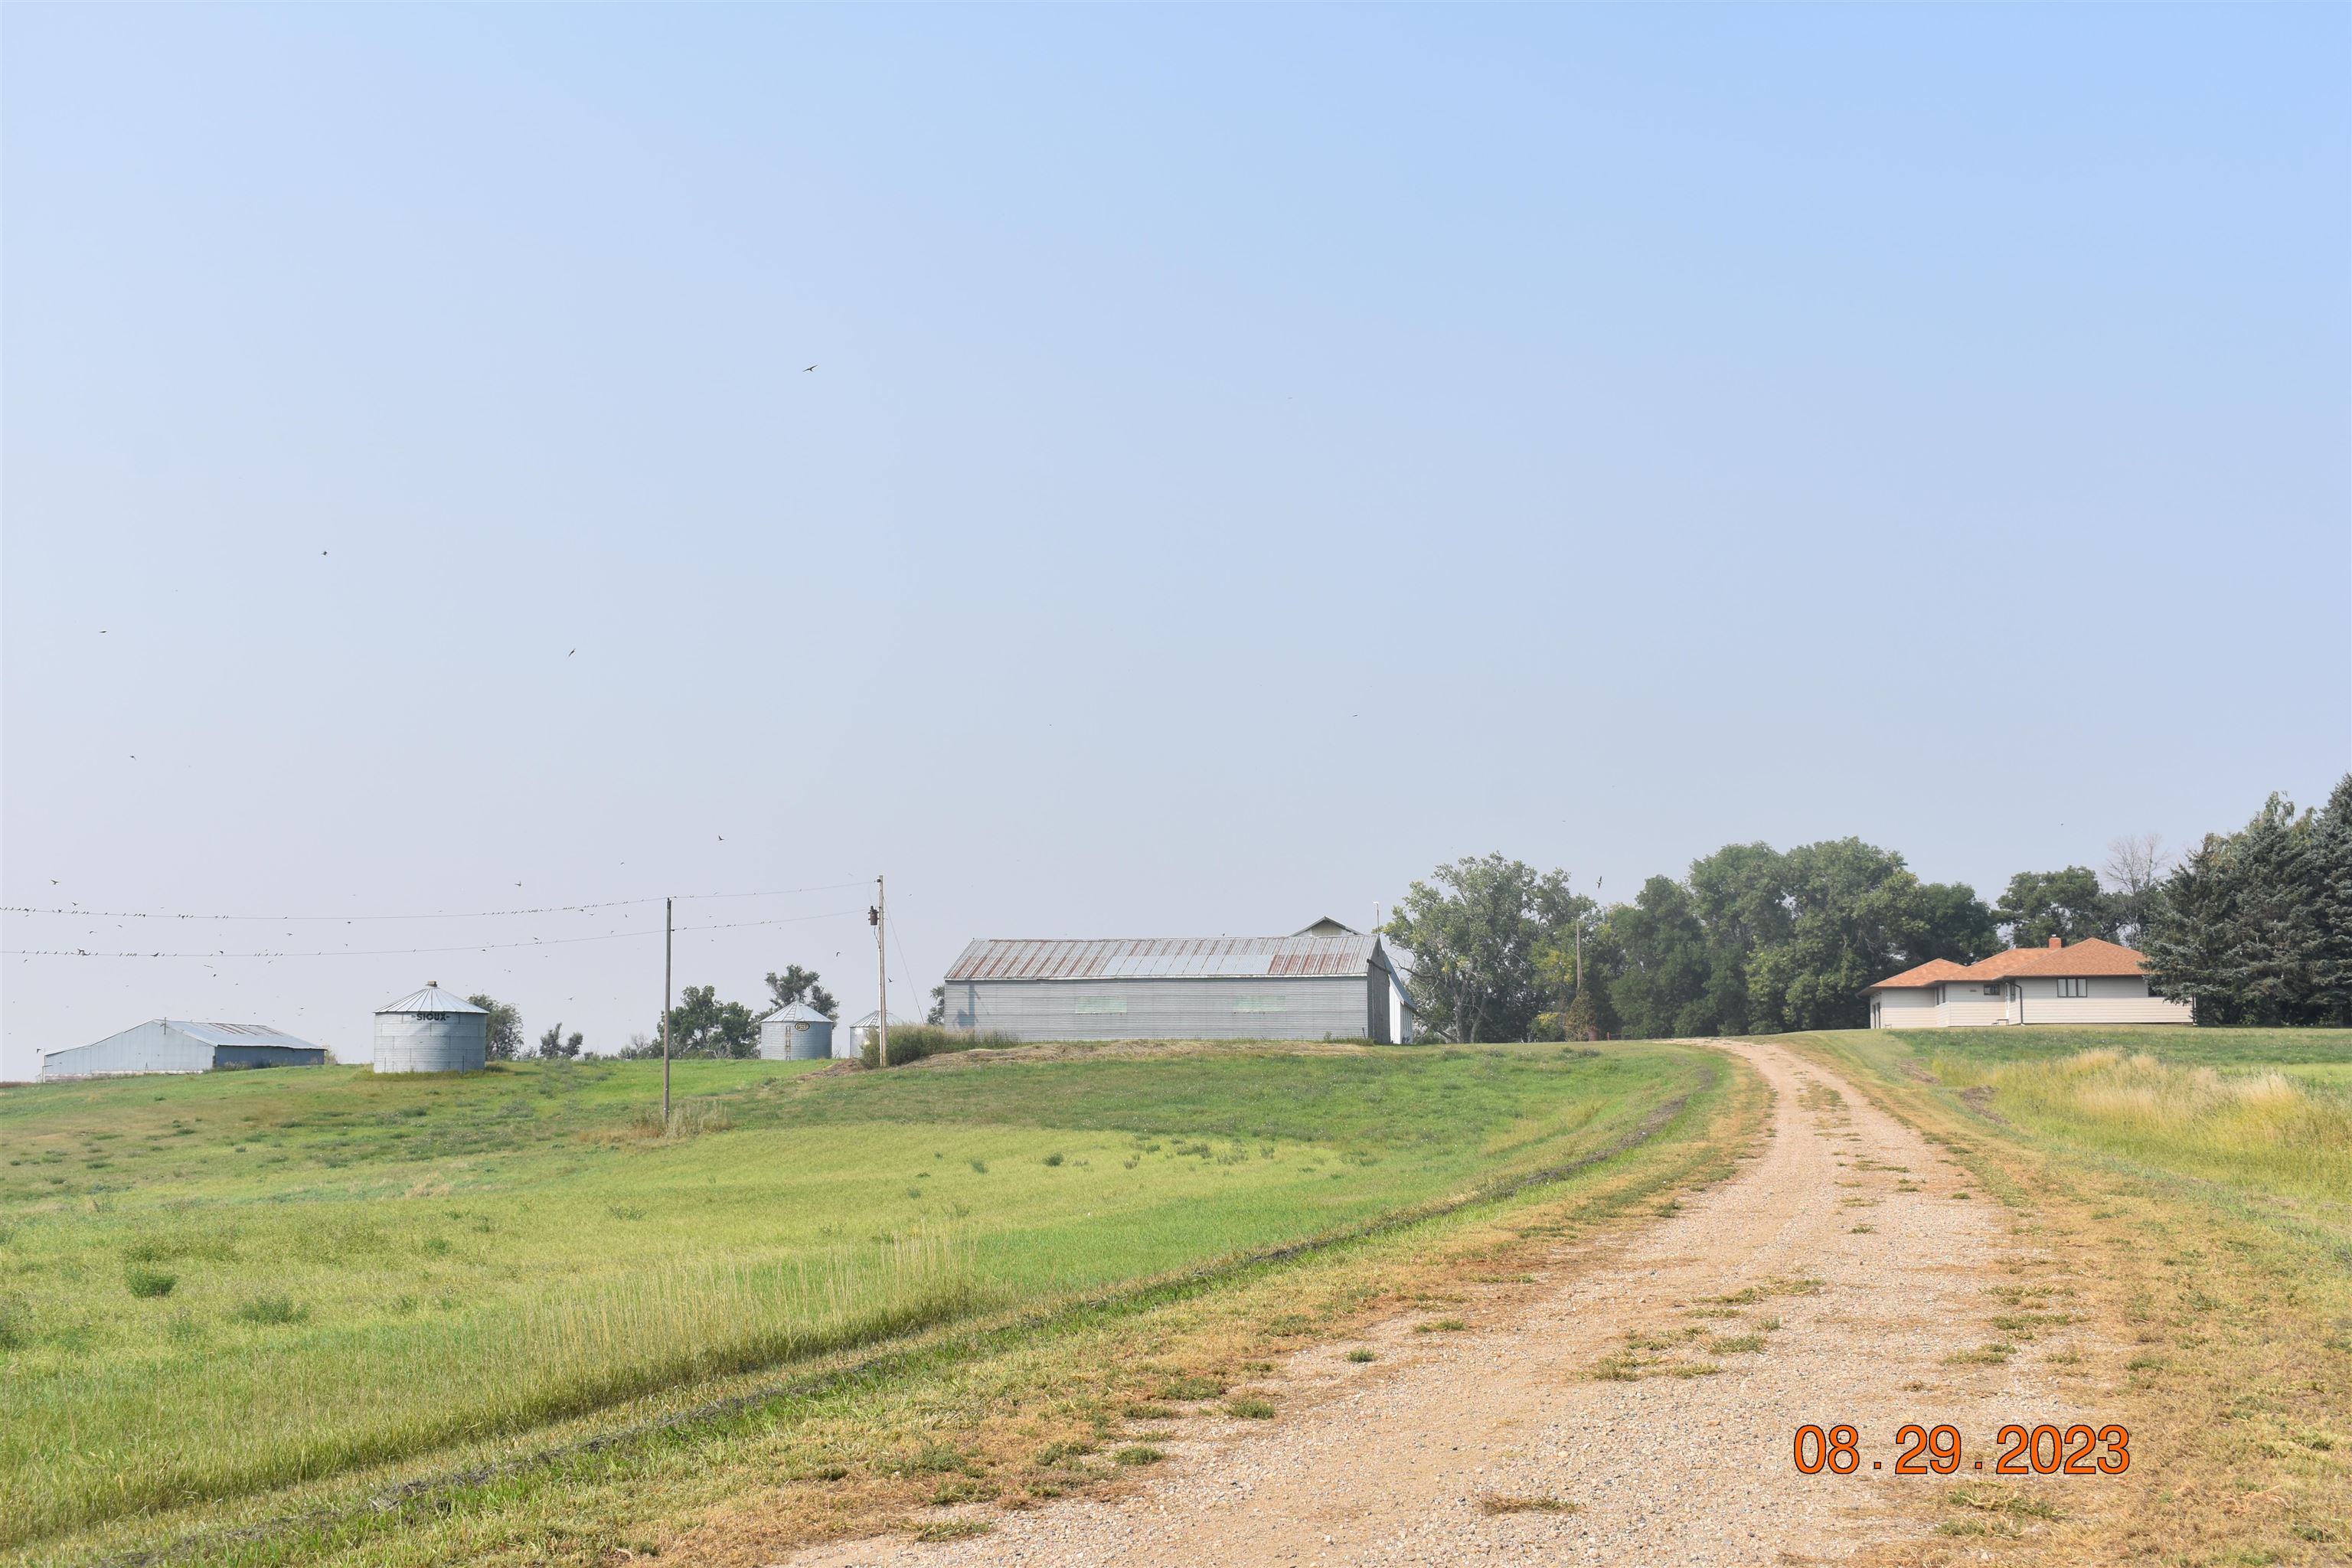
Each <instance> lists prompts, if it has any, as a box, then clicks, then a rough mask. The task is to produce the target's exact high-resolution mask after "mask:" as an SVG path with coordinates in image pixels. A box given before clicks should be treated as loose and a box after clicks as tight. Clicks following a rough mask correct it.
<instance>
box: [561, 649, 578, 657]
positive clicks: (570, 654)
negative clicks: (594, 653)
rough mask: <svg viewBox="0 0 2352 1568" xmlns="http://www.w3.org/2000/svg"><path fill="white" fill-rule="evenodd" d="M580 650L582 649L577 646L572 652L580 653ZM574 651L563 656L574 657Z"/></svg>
mask: <svg viewBox="0 0 2352 1568" xmlns="http://www.w3.org/2000/svg"><path fill="white" fill-rule="evenodd" d="M579 651H580V650H579V649H578V648H576V647H575V648H573V649H572V653H578V652H579ZM572 653H567V654H565V655H564V656H563V657H564V658H571V657H572Z"/></svg>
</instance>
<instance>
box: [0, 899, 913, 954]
mask: <svg viewBox="0 0 2352 1568" xmlns="http://www.w3.org/2000/svg"><path fill="white" fill-rule="evenodd" d="M865 885H866V884H865V883H863V882H822V883H819V884H818V885H816V886H815V887H811V888H773V889H768V890H766V891H764V892H756V893H680V894H678V895H677V897H678V898H679V899H680V900H690V899H692V900H699V899H781V898H785V897H788V896H789V895H791V894H793V893H829V892H833V891H835V890H837V889H842V888H862V887H864V886H865ZM660 902H661V900H660V899H658V898H651V899H607V900H604V902H602V903H593V904H541V905H539V906H537V907H536V908H532V909H520V910H464V911H460V912H457V913H455V914H421V915H350V914H344V915H208V914H173V913H161V912H157V911H154V910H81V909H65V910H51V909H37V908H34V907H32V906H29V905H26V904H0V914H11V915H71V916H75V917H78V918H84V919H89V920H110V921H262V922H268V921H342V922H343V923H344V924H346V925H349V924H351V923H352V921H486V920H497V919H500V918H502V917H505V916H508V915H562V914H572V913H578V912H585V911H589V910H617V909H623V908H625V907H627V906H629V905H631V904H657V903H660ZM699 929H702V930H706V931H707V930H709V929H711V928H709V927H707V926H706V927H702V928H699ZM412 951H415V952H433V951H448V952H457V951H460V950H458V949H455V948H451V949H447V950H435V949H428V948H419V949H415V950H412Z"/></svg>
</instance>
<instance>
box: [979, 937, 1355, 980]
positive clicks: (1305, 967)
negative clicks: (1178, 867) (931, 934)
mask: <svg viewBox="0 0 2352 1568" xmlns="http://www.w3.org/2000/svg"><path fill="white" fill-rule="evenodd" d="M1379 951H1380V938H1378V937H1375V936H1212V937H1110V938H1101V939H1095V940H1087V941H1068V942H1062V941H1037V940H1031V939H1026V938H1002V937H997V938H982V940H980V941H978V942H972V943H971V945H969V946H967V947H966V948H965V949H964V950H963V952H961V954H959V955H958V956H957V958H956V961H955V963H954V964H953V965H951V966H950V968H949V970H948V973H947V980H948V984H950V985H952V984H956V983H957V982H959V981H965V980H1091V979H1098V978H1102V977H1106V976H1117V977H1119V978H1122V979H1136V980H1145V979H1157V978H1163V977H1166V978H1173V977H1178V976H1183V975H1238V974H1279V975H1302V976H1303V975H1342V974H1349V975H1352V974H1361V973H1364V972H1365V970H1366V969H1367V968H1369V967H1370V965H1371V963H1372V962H1373V954H1374V953H1375V952H1379Z"/></svg>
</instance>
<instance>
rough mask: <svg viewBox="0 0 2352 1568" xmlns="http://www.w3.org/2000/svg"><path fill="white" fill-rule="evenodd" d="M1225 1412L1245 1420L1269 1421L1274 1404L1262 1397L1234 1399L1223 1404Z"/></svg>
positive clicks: (1271, 1418) (1272, 1417)
mask: <svg viewBox="0 0 2352 1568" xmlns="http://www.w3.org/2000/svg"><path fill="white" fill-rule="evenodd" d="M1225 1414H1226V1415H1238V1416H1240V1417H1242V1418H1243V1419H1244V1420H1245V1421H1271V1420H1273V1419H1274V1406H1273V1405H1269V1404H1267V1403H1266V1402H1265V1400H1263V1399H1236V1400H1234V1401H1232V1402H1230V1403H1229V1404H1227V1405H1226V1406H1225Z"/></svg>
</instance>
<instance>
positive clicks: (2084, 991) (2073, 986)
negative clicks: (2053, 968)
mask: <svg viewBox="0 0 2352 1568" xmlns="http://www.w3.org/2000/svg"><path fill="white" fill-rule="evenodd" d="M2058 994H2059V995H2061V996H2088V995H2089V994H2091V983H2090V982H2089V981H2087V980H2061V981H2060V982H2059V983H2058Z"/></svg>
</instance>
